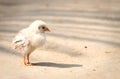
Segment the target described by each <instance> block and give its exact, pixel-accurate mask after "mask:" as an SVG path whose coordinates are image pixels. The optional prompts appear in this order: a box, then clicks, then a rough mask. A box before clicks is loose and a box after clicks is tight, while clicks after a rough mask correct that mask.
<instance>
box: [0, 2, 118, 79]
mask: <svg viewBox="0 0 120 79" xmlns="http://www.w3.org/2000/svg"><path fill="white" fill-rule="evenodd" d="M37 19H40V20H43V21H45V22H46V23H47V24H48V27H49V28H50V29H51V32H50V33H46V36H47V42H46V44H45V45H44V46H43V47H42V48H39V49H37V50H35V51H34V53H32V54H31V56H30V60H31V62H33V63H36V64H37V65H34V66H24V65H23V55H22V54H21V53H18V52H15V51H14V50H13V49H12V44H11V42H12V39H13V37H14V36H15V35H16V34H17V32H18V31H19V30H21V29H22V28H25V27H27V26H28V25H29V24H30V23H31V22H32V21H34V20H37ZM0 79H120V0H0Z"/></svg>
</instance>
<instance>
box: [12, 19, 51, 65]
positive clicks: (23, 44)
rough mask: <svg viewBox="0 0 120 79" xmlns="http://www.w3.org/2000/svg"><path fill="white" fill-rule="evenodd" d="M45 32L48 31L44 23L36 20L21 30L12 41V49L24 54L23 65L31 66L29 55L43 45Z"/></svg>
mask: <svg viewBox="0 0 120 79" xmlns="http://www.w3.org/2000/svg"><path fill="white" fill-rule="evenodd" d="M45 31H50V30H49V29H48V28H47V27H46V23H45V22H43V21H41V20H36V21H34V22H33V23H32V24H30V26H29V27H27V28H25V29H23V30H21V31H20V32H19V33H18V34H17V35H16V37H15V38H14V39H13V44H14V49H16V50H19V51H21V52H23V53H24V64H25V65H31V63H30V62H29V55H30V54H31V53H32V52H33V51H34V50H35V49H36V48H38V47H40V46H42V45H44V43H45V40H46V37H45Z"/></svg>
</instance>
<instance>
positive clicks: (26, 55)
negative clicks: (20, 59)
mask: <svg viewBox="0 0 120 79" xmlns="http://www.w3.org/2000/svg"><path fill="white" fill-rule="evenodd" d="M29 56H30V54H29V53H26V54H24V64H25V65H26V66H31V65H32V64H31V63H30V61H29Z"/></svg>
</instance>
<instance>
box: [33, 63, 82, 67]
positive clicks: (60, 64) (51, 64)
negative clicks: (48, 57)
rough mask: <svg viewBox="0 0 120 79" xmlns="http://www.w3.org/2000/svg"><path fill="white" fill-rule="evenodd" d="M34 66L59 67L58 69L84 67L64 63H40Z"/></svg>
mask: <svg viewBox="0 0 120 79" xmlns="http://www.w3.org/2000/svg"><path fill="white" fill-rule="evenodd" d="M32 64H33V66H46V67H57V68H71V67H82V65H79V64H64V63H52V62H38V63H32Z"/></svg>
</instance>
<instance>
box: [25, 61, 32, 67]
mask: <svg viewBox="0 0 120 79" xmlns="http://www.w3.org/2000/svg"><path fill="white" fill-rule="evenodd" d="M24 64H25V65H26V66H32V63H30V62H27V63H26V62H25V63H24Z"/></svg>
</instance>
